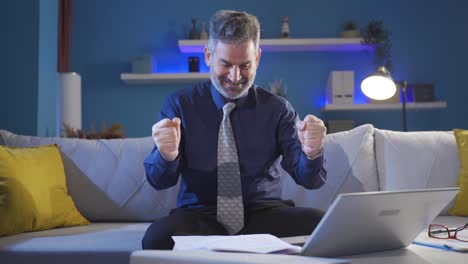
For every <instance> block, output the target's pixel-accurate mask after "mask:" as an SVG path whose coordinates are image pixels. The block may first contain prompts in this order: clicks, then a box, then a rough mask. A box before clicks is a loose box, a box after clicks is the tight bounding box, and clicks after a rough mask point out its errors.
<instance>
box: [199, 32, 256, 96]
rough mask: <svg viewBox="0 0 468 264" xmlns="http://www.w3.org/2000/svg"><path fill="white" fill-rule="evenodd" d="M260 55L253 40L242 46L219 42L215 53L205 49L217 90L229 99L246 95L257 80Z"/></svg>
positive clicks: (212, 79)
mask: <svg viewBox="0 0 468 264" xmlns="http://www.w3.org/2000/svg"><path fill="white" fill-rule="evenodd" d="M260 54H261V50H260V48H259V49H258V52H256V51H255V45H254V42H253V41H252V40H250V41H247V42H245V43H241V44H229V43H224V42H221V41H219V42H218V44H217V45H216V47H215V50H214V53H211V52H210V51H209V49H208V48H205V62H206V64H207V65H208V66H209V67H210V78H211V81H212V82H213V84H214V86H215V87H216V89H217V90H218V91H219V92H220V93H221V94H222V95H223V96H224V97H226V98H229V99H236V98H239V97H241V96H243V95H244V94H246V92H247V91H248V90H249V88H250V87H251V86H252V84H253V82H254V80H255V74H256V72H257V67H258V63H259V61H260Z"/></svg>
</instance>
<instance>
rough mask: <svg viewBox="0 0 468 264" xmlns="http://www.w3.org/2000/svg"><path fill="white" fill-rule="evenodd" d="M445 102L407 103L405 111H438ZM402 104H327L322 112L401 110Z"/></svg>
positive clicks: (443, 106) (444, 105) (444, 106)
mask: <svg viewBox="0 0 468 264" xmlns="http://www.w3.org/2000/svg"><path fill="white" fill-rule="evenodd" d="M446 107H447V102H445V101H439V102H419V103H407V104H406V109H408V110H409V109H440V108H446ZM401 109H402V104H348V105H346V104H342V105H338V104H329V105H326V106H325V107H324V108H323V109H322V111H348V110H401Z"/></svg>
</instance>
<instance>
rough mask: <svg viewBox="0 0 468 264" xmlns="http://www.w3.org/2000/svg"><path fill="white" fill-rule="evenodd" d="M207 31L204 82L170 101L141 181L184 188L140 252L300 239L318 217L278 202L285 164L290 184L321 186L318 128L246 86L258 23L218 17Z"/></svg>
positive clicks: (226, 13) (231, 15)
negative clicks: (180, 242) (209, 238)
mask: <svg viewBox="0 0 468 264" xmlns="http://www.w3.org/2000/svg"><path fill="white" fill-rule="evenodd" d="M209 31H210V36H209V41H208V45H207V47H205V62H206V64H207V65H208V66H209V67H210V79H211V81H210V82H205V83H200V84H197V85H195V86H193V87H191V88H188V89H185V90H181V91H178V92H175V93H174V94H172V95H170V96H169V97H168V98H167V100H166V101H165V104H164V105H163V107H162V109H161V112H160V120H159V122H157V123H156V124H155V125H153V128H152V136H153V139H154V142H155V148H154V150H153V152H152V153H151V154H150V155H149V156H148V157H147V159H146V160H145V164H144V165H145V169H146V175H147V178H148V181H149V182H150V183H151V185H152V186H153V187H154V188H156V189H157V190H161V189H165V188H169V187H171V186H174V185H175V184H176V183H177V181H178V180H179V177H181V179H180V180H181V183H180V191H179V196H178V204H177V208H176V209H173V210H172V211H171V213H170V214H169V215H168V216H166V217H163V218H161V219H158V220H156V221H155V222H154V223H153V224H152V225H151V226H150V227H149V228H148V230H147V231H146V234H145V236H144V238H143V248H144V249H171V248H172V247H173V246H174V242H173V241H172V239H171V236H173V235H228V234H253V233H269V234H272V235H276V236H279V237H285V236H297V235H306V234H309V233H311V232H312V230H313V229H314V228H315V226H316V225H317V223H318V222H319V221H320V219H321V217H322V216H323V212H322V211H320V210H317V209H312V208H299V207H295V206H294V203H293V202H292V201H289V200H286V201H285V200H281V197H280V195H281V185H280V178H279V173H278V171H277V170H276V167H275V161H276V160H278V158H279V157H280V156H282V157H283V159H282V162H281V165H282V167H283V168H284V169H285V170H286V171H287V172H288V173H289V174H290V175H291V176H292V177H293V179H294V180H295V181H296V183H297V184H299V185H302V186H304V187H305V188H308V189H314V188H319V187H321V186H322V185H323V184H324V183H325V179H326V171H325V170H324V169H323V163H324V159H323V155H322V154H323V149H322V146H323V142H324V137H325V133H326V128H325V126H324V125H323V122H322V121H321V120H320V119H318V118H317V117H315V116H313V115H307V116H306V117H305V118H304V120H303V121H300V120H299V118H298V115H297V113H296V112H295V111H294V110H293V108H292V106H291V105H290V104H289V103H288V101H286V100H285V99H283V98H281V97H278V96H276V95H273V94H272V93H270V92H268V91H266V90H264V89H262V88H260V87H258V86H256V85H254V84H253V83H254V79H255V74H256V71H257V68H258V66H259V62H260V57H261V49H260V48H259V41H260V25H259V22H258V20H257V18H256V17H255V16H253V15H250V14H247V13H245V12H237V11H232V10H221V11H218V12H216V13H215V14H214V16H213V17H212V18H211V21H210V29H209Z"/></svg>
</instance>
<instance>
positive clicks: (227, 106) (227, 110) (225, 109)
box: [223, 102, 236, 117]
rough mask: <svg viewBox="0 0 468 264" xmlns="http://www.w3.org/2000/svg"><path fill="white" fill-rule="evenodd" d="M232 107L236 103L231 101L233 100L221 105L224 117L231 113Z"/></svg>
mask: <svg viewBox="0 0 468 264" xmlns="http://www.w3.org/2000/svg"><path fill="white" fill-rule="evenodd" d="M234 107H236V104H235V103H233V102H229V103H227V104H225V105H224V106H223V115H224V116H225V117H226V116H229V114H230V113H231V111H232V109H234Z"/></svg>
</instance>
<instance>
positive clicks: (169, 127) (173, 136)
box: [152, 117, 180, 161]
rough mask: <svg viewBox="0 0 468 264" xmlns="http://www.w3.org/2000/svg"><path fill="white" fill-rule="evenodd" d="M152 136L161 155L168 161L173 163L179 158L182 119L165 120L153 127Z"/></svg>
mask: <svg viewBox="0 0 468 264" xmlns="http://www.w3.org/2000/svg"><path fill="white" fill-rule="evenodd" d="M152 131H153V133H152V136H153V140H154V143H155V144H156V146H157V147H158V150H159V153H160V154H161V156H162V157H163V158H164V159H165V160H167V161H173V160H175V159H176V158H177V156H179V144H180V119H179V118H178V117H174V118H172V120H171V119H169V118H164V119H162V120H160V121H159V122H157V123H156V124H154V125H153V127H152Z"/></svg>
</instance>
